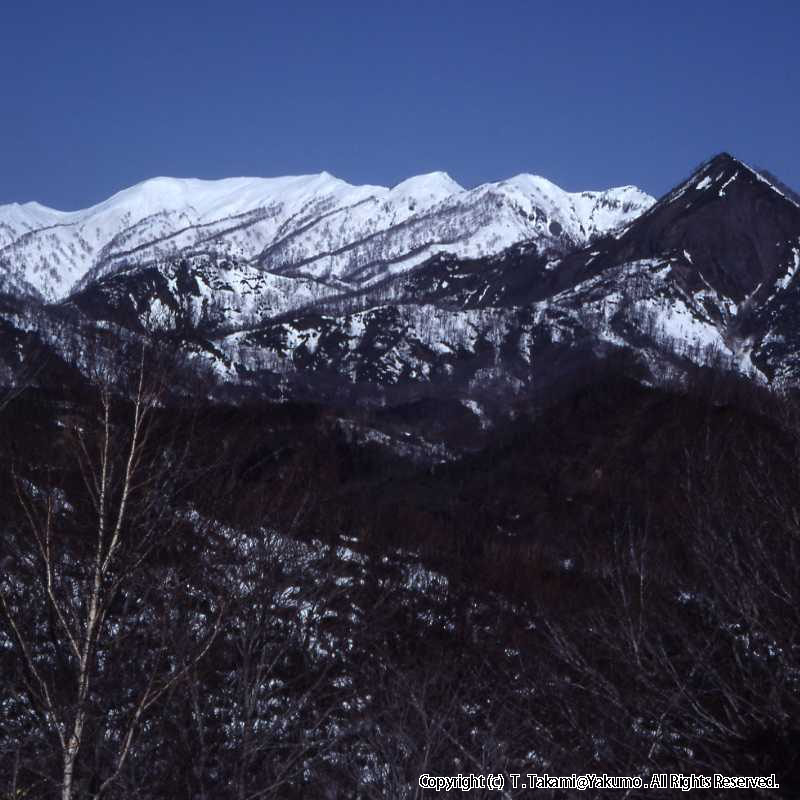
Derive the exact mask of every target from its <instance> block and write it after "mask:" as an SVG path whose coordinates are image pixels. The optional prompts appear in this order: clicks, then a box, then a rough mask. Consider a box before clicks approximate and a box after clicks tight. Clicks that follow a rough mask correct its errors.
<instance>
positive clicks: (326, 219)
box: [0, 172, 654, 300]
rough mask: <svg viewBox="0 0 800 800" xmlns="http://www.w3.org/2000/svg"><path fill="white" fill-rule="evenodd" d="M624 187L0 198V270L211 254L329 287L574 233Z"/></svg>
mask: <svg viewBox="0 0 800 800" xmlns="http://www.w3.org/2000/svg"><path fill="white" fill-rule="evenodd" d="M653 202H654V200H653V198H652V197H650V196H649V195H647V194H645V193H644V192H642V191H640V190H639V189H637V188H636V187H632V186H626V187H622V188H618V189H609V190H607V191H602V192H575V193H570V192H565V191H564V190H562V189H560V188H559V187H558V186H556V185H555V184H553V183H551V182H550V181H548V180H547V179H545V178H541V177H539V176H535V175H527V174H524V175H518V176H516V177H514V178H510V179H508V180H506V181H500V182H497V183H487V184H483V185H481V186H478V187H476V188H474V189H465V188H463V187H461V186H460V185H459V184H458V183H456V182H455V181H454V180H453V179H452V178H451V177H450V176H449V175H447V174H446V173H443V172H433V173H430V174H427V175H418V176H415V177H412V178H409V179H408V180H405V181H403V182H402V183H399V184H398V185H397V186H395V187H393V188H389V187H385V186H370V185H364V186H354V185H351V184H349V183H347V182H346V181H343V180H341V179H339V178H336V177H334V176H333V175H330V174H329V173H327V172H322V173H320V174H318V175H302V176H291V177H283V178H225V179H222V180H200V179H195V178H165V177H161V178H153V179H151V180H148V181H144V182H143V183H139V184H137V185H135V186H132V187H130V188H128V189H124V190H123V191H121V192H118V193H116V194H115V195H113V196H112V197H110V198H108V199H107V200H104V201H103V202H101V203H98V204H97V205H94V206H92V207H90V208H87V209H82V210H78V211H58V210H55V209H50V208H47V207H45V206H42V205H40V204H38V203H25V204H22V205H20V204H17V203H12V204H10V205H4V206H0V269H4V270H5V272H6V273H7V275H9V276H10V277H12V278H14V279H15V280H16V281H17V282H20V283H26V284H27V285H30V286H32V287H33V288H34V289H36V290H37V291H39V292H40V293H41V294H42V295H43V296H44V297H45V298H46V299H48V300H58V299H61V298H63V297H65V296H67V295H68V294H69V293H70V292H71V291H72V290H73V289H75V288H76V287H78V286H81V285H85V284H86V283H87V282H89V281H91V280H92V279H95V278H98V277H102V276H104V275H106V274H109V273H110V272H113V271H116V270H118V269H121V268H125V267H130V266H132V265H136V264H143V263H151V262H153V261H156V260H159V259H164V258H171V257H174V256H176V255H196V254H202V253H208V252H213V253H216V254H219V255H224V256H227V257H230V258H233V259H235V260H237V261H240V262H249V263H251V264H253V265H254V266H257V267H258V268H260V269H265V270H269V271H273V272H278V273H288V274H294V275H302V276H305V277H308V278H311V279H316V280H320V281H323V282H326V283H329V284H331V285H334V286H338V287H340V288H341V287H347V286H357V285H364V284H368V283H370V282H371V281H373V280H378V279H380V278H381V277H383V276H385V275H386V274H387V273H396V272H403V271H405V270H407V269H410V268H411V267H413V266H415V265H416V264H419V263H421V261H423V260H425V259H427V258H429V257H430V256H431V255H433V254H435V253H439V252H448V253H453V254H455V255H458V256H462V257H478V256H484V255H493V254H495V253H497V252H500V251H501V250H503V249H505V248H507V247H509V246H511V245H513V244H516V243H518V242H520V241H527V240H535V241H537V242H538V243H539V244H540V245H541V247H542V248H545V247H552V246H556V247H558V246H559V245H560V246H562V247H563V246H564V245H565V244H566V243H568V244H570V245H576V244H583V243H585V242H586V241H588V240H589V239H590V238H591V237H593V236H595V235H598V234H601V233H605V232H606V231H608V230H611V229H613V228H616V227H618V226H620V225H623V224H626V223H627V222H629V221H630V220H631V219H633V218H635V217H636V216H638V215H639V214H640V213H642V211H644V210H646V209H647V208H649V207H650V205H652V203H653Z"/></svg>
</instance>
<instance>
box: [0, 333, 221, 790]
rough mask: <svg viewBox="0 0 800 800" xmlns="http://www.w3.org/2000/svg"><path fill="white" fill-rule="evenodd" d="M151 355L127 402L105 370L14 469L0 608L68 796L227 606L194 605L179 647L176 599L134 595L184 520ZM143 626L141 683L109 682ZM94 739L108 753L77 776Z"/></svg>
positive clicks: (113, 761)
mask: <svg viewBox="0 0 800 800" xmlns="http://www.w3.org/2000/svg"><path fill="white" fill-rule="evenodd" d="M145 356H146V353H145V350H144V349H142V351H141V357H140V358H139V360H138V365H136V368H135V370H134V380H133V382H132V386H131V388H132V393H131V398H130V399H129V400H126V399H124V398H120V397H118V396H116V395H115V385H114V383H113V382H112V380H111V378H110V376H108V375H107V373H106V374H105V375H102V373H103V372H104V371H103V370H100V373H101V377H98V378H97V379H96V383H95V390H96V393H97V396H96V405H95V407H94V411H93V413H92V414H91V415H90V416H89V417H88V418H83V417H82V416H80V415H78V416H75V417H72V418H65V419H64V420H63V421H62V425H63V426H64V435H63V437H62V438H61V439H60V440H59V441H58V442H56V443H55V448H54V453H53V454H52V456H53V458H52V461H51V463H50V464H49V465H48V467H47V468H46V469H43V470H42V469H38V470H37V469H34V470H27V471H23V470H20V471H18V470H17V469H15V470H14V474H13V481H14V492H15V494H16V498H17V501H18V505H19V509H20V511H21V514H20V515H19V524H18V526H17V527H16V529H15V530H14V531H13V535H12V536H11V537H9V540H10V541H9V542H8V543H7V546H9V545H10V547H9V552H8V553H7V554H6V556H5V558H6V559H7V564H8V565H9V566H12V567H13V569H9V570H8V571H7V572H6V575H5V576H4V578H2V580H1V581H0V610H2V615H3V618H4V621H5V624H6V631H5V632H6V635H7V637H8V641H9V642H10V644H11V647H12V648H13V652H14V655H15V658H16V662H17V664H18V665H19V672H18V674H19V678H20V689H21V693H22V695H23V696H24V703H25V704H26V705H27V706H28V707H29V709H31V710H32V711H33V712H34V713H35V714H36V716H37V717H38V719H39V721H40V723H41V725H42V727H43V729H44V731H45V733H46V735H47V736H48V737H49V738H50V740H51V741H53V740H54V742H55V745H56V749H57V751H58V753H59V754H60V758H59V761H60V768H59V769H58V770H57V772H56V775H57V777H56V780H57V782H58V785H59V788H60V795H61V798H62V800H70V798H72V797H73V796H75V795H76V794H78V793H80V794H81V795H84V794H90V795H94V796H95V797H99V796H100V795H102V794H103V793H104V792H105V791H106V790H107V789H108V788H109V787H111V786H112V784H113V783H114V782H115V781H116V780H117V779H118V777H119V776H120V774H121V772H122V770H123V768H124V766H125V763H126V760H127V759H128V757H129V756H130V753H131V750H132V746H133V742H134V739H135V737H136V734H137V730H138V729H139V727H140V725H141V723H142V720H143V718H144V717H145V715H146V714H147V713H148V711H149V710H150V709H151V708H152V707H153V706H155V705H156V704H157V703H158V702H159V701H160V700H161V698H162V697H163V696H164V695H165V693H166V692H167V691H168V690H169V689H170V688H171V687H172V686H173V685H175V684H176V683H177V682H178V681H179V680H181V679H182V678H183V677H184V676H186V675H187V674H188V673H189V671H190V670H191V669H192V667H193V665H195V664H196V663H197V662H198V660H199V659H201V658H202V657H203V655H204V654H205V653H206V651H207V650H208V648H209V646H210V644H211V642H212V641H213V639H214V637H215V636H216V634H217V632H218V630H219V627H220V615H221V609H220V608H219V606H218V604H216V603H215V602H214V600H213V598H210V599H209V601H208V603H206V607H205V608H204V609H203V610H202V611H198V612H197V613H195V614H193V615H192V619H191V620H190V623H191V624H190V626H189V628H188V631H187V634H186V636H188V638H189V639H190V640H191V641H190V642H188V643H187V641H186V637H184V638H183V641H182V642H181V645H180V646H178V644H177V643H176V641H175V640H174V638H173V634H174V630H173V628H172V627H171V626H170V614H171V613H173V612H174V611H175V609H172V610H170V609H169V608H166V607H165V606H164V605H163V598H162V601H161V602H160V609H159V606H158V605H155V603H154V604H153V605H151V606H150V607H148V606H147V605H145V604H146V602H147V601H148V600H154V597H153V596H152V595H151V596H149V597H148V596H145V597H139V598H136V597H134V596H133V590H134V588H135V587H136V586H137V577H138V576H139V574H140V573H141V572H142V570H145V569H150V570H152V569H154V566H153V556H154V554H155V553H156V551H157V550H158V548H159V547H162V546H163V545H164V544H165V543H166V542H169V541H170V538H171V537H175V536H177V535H178V531H179V529H180V526H181V525H182V524H185V515H182V514H181V513H180V512H179V511H178V510H177V508H176V506H175V504H174V503H173V499H174V498H173V492H174V490H175V488H176V486H177V482H178V481H179V480H180V478H179V476H180V474H181V468H182V459H183V456H184V455H185V451H184V452H183V453H182V452H181V450H180V449H176V447H175V446H169V447H164V446H163V445H164V443H163V442H160V441H155V440H154V438H155V437H156V436H157V433H156V428H157V426H156V424H155V418H154V414H155V411H156V409H157V408H158V404H159V395H160V390H161V382H160V380H159V378H160V377H161V376H158V375H150V374H148V366H147V363H146V362H147V359H146V357H145ZM174 444H175V443H171V445H174ZM163 578H164V579H165V580H166V582H167V585H166V586H164V587H163V589H164V591H163V595H164V597H165V598H166V597H171V596H173V595H172V593H171V592H170V585H169V581H170V575H169V571H168V570H164V571H163ZM173 583H174V580H173ZM145 629H146V630H147V631H148V633H147V637H149V638H150V639H154V640H155V641H154V643H153V645H152V646H151V647H150V649H149V655H148V657H147V658H146V659H144V661H143V663H142V664H141V665H140V667H141V673H140V675H139V676H138V680H137V683H136V684H135V685H129V686H124V687H117V690H115V691H113V692H112V691H110V690H109V687H111V686H113V683H114V682H113V679H112V677H113V673H114V670H115V669H117V668H119V667H120V664H121V663H124V660H125V659H126V658H128V657H130V656H131V655H136V651H135V650H131V649H126V648H130V643H131V641H132V640H135V638H136V636H137V635H140V636H141V635H144V633H143V632H144V631H145ZM107 690H108V691H107ZM87 737H90V738H92V739H93V742H92V744H93V745H94V746H95V749H96V748H101V749H103V750H104V752H105V753H106V758H105V759H104V761H103V763H102V764H101V766H100V769H99V770H98V769H92V771H91V772H92V775H91V780H90V781H88V782H87V781H83V782H80V781H79V772H80V770H79V764H80V755H81V753H82V752H83V751H84V750H86V746H87V743H88V741H87ZM98 771H99V774H98ZM85 772H86V773H87V778H88V773H89V770H86V771H85ZM51 778H52V775H51ZM79 782H80V784H81V785H80V787H79Z"/></svg>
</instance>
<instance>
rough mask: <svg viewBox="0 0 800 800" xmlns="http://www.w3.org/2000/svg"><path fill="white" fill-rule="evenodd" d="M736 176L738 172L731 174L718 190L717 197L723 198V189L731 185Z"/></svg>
mask: <svg viewBox="0 0 800 800" xmlns="http://www.w3.org/2000/svg"><path fill="white" fill-rule="evenodd" d="M738 175H739V171H738V170H737V171H736V172H734V173H733V175H732V176H731V177H730V178H728V180H726V181H725V183H723V184H722V188H721V189H720V190H719V196H720V197H725V188H726V187H727V186H728V185H729V184H731V183H733V181H735V180H736V178H737V176H738Z"/></svg>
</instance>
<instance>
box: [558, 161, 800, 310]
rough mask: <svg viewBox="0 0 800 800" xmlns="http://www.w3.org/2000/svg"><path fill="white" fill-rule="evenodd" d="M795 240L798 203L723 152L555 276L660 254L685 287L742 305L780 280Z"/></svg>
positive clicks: (576, 275) (565, 277) (580, 275)
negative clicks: (704, 289)
mask: <svg viewBox="0 0 800 800" xmlns="http://www.w3.org/2000/svg"><path fill="white" fill-rule="evenodd" d="M799 243H800V205H798V204H797V203H796V202H795V201H794V199H793V198H792V197H790V196H789V195H788V194H787V193H785V192H784V191H782V190H781V189H780V188H779V187H778V186H776V185H775V184H774V183H773V182H772V181H771V180H769V179H768V178H766V177H764V176H763V175H761V173H759V172H757V171H756V170H754V169H753V168H752V167H749V166H748V165H747V164H745V163H744V162H742V161H739V160H738V159H736V158H734V157H733V156H731V155H729V154H728V153H721V154H720V155H718V156H715V157H714V158H712V159H711V160H710V161H707V162H706V163H704V164H702V165H701V166H700V167H699V168H698V169H697V170H696V171H695V172H694V173H693V174H692V176H691V177H690V178H689V179H688V180H686V181H684V182H683V183H681V184H680V185H678V186H677V187H676V188H675V189H673V190H672V191H671V192H669V193H668V194H666V195H665V196H664V197H662V198H661V199H660V200H659V201H658V202H657V203H656V204H655V205H654V206H653V207H652V208H651V209H649V210H648V211H647V212H645V213H644V214H642V216H641V217H639V218H638V219H636V220H634V222H632V223H631V224H630V225H629V226H628V227H627V228H625V229H624V230H623V231H622V232H621V233H620V232H617V233H616V234H611V235H609V236H607V237H605V238H604V239H602V240H599V241H597V242H595V243H593V244H592V245H591V246H590V247H588V248H587V249H586V250H584V251H582V253H580V254H577V255H576V256H574V257H572V258H568V259H565V263H564V266H565V269H564V270H563V271H561V276H560V277H561V280H562V281H568V282H575V281H578V280H582V279H584V278H585V277H586V275H587V273H588V274H591V273H597V272H599V271H602V270H603V269H605V268H607V267H609V266H613V265H616V264H622V263H626V262H631V261H637V260H640V259H659V260H663V261H664V262H668V263H671V264H672V265H673V269H674V271H675V274H676V275H677V276H679V277H680V278H681V281H682V282H683V283H684V285H686V286H687V287H690V288H699V287H700V286H706V287H708V286H710V287H712V288H713V289H715V290H716V291H717V292H719V293H720V294H722V295H724V296H726V297H729V298H730V299H731V300H733V301H735V302H736V303H741V302H743V301H744V300H746V299H747V298H748V297H751V296H753V295H760V294H761V293H766V294H768V293H769V291H770V290H771V287H773V286H774V285H775V283H776V281H779V280H781V279H782V278H784V276H785V275H786V272H787V269H789V268H790V266H791V265H792V264H793V262H794V250H795V249H796V248H797V247H798V246H799ZM590 251H591V252H590Z"/></svg>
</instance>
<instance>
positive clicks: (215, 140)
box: [0, 0, 800, 209]
mask: <svg viewBox="0 0 800 800" xmlns="http://www.w3.org/2000/svg"><path fill="white" fill-rule="evenodd" d="M799 43H800V2H798V1H797V0H785V1H781V0H762V2H760V3H753V2H747V3H745V2H738V0H728V2H718V1H717V0H694V1H693V2H684V0H669V2H666V1H663V2H655V1H654V2H645V0H640V2H628V1H627V0H617V2H614V3H599V2H596V0H595V2H569V1H568V0H550V1H549V2H538V0H527V2H517V0H492V2H490V1H489V0H483V2H470V0H462V2H451V0H426V1H425V2H414V1H413V0H404V1H403V2H383V0H371V2H349V1H348V0H340V2H331V1H330V0H328V1H327V2H303V0H296V1H294V2H270V1H269V0H261V1H260V2H242V1H241V0H226V2H224V3H220V2H214V3H206V2H204V1H203V0H195V1H194V2H191V3H188V2H187V3H182V2H170V1H169V0H164V2H163V3H162V2H150V0H141V1H140V2H138V3H131V2H125V3H121V2H114V0H104V2H81V0H76V2H69V3H68V2H58V3H55V2H51V0H46V1H45V2H39V3H36V4H33V3H31V4H28V3H9V4H7V5H6V7H5V8H4V11H3V19H2V27H0V101H2V106H0V107H1V108H2V113H1V114H0V203H2V202H11V201H14V200H17V201H26V200H34V199H35V200H38V201H40V202H43V203H45V204H47V205H52V206H55V207H57V208H63V209H72V208H78V207H82V206H85V205H88V204H91V203H93V202H97V201H99V200H101V199H103V198H104V197H106V196H108V195H109V194H111V193H113V192H114V191H117V190H119V189H121V188H123V187H125V186H128V185H130V184H133V183H136V182H138V181H140V180H143V179H145V178H148V177H152V176H155V175H175V176H182V177H189V176H191V177H206V178H215V177H224V176H232V175H261V176H270V175H283V174H300V173H310V172H319V171H321V170H323V169H325V170H328V171H329V172H332V173H334V174H335V175H337V176H339V177H341V178H344V179H346V180H348V181H351V182H356V183H381V184H389V185H391V184H394V183H397V182H398V181H400V180H402V179H404V178H406V177H408V176H410V175H412V174H418V173H421V172H428V171H432V170H439V169H441V170H445V171H447V172H449V173H450V174H451V175H452V176H453V177H454V178H455V179H456V180H458V181H459V182H460V183H462V184H463V185H466V186H472V185H476V184H478V183H481V182H483V181H487V180H497V179H500V178H505V177H509V176H511V175H513V174H516V173H519V172H534V173H538V174H541V175H545V176H546V177H548V178H550V179H551V180H554V181H555V182H556V183H558V184H560V185H561V186H563V187H564V188H566V189H572V190H574V189H582V188H593V189H594V188H602V187H607V186H612V185H620V184H627V183H635V184H638V185H640V186H642V187H643V188H644V189H646V190H648V191H650V192H652V193H654V194H660V193H663V192H664V191H666V190H667V189H668V188H669V187H670V186H672V185H673V184H674V183H676V182H678V181H679V180H680V179H681V178H683V177H684V176H685V175H687V174H688V173H689V172H690V170H691V169H692V168H693V167H694V166H695V165H696V164H697V163H698V162H699V161H701V160H703V159H705V158H707V157H709V156H711V155H713V154H715V153H716V152H719V151H721V150H728V151H730V152H732V153H733V154H734V155H737V156H739V157H740V158H743V159H744V160H746V161H749V162H751V163H754V164H756V165H761V166H764V167H767V168H768V169H771V170H772V171H773V172H775V173H777V174H778V175H779V177H781V178H782V179H783V180H784V181H786V182H787V183H789V184H790V185H793V186H794V187H795V188H800V158H798V144H797V143H798V141H800V133H798V131H799V130H800V102H798V101H800V50H799V49H798V44H799Z"/></svg>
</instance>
